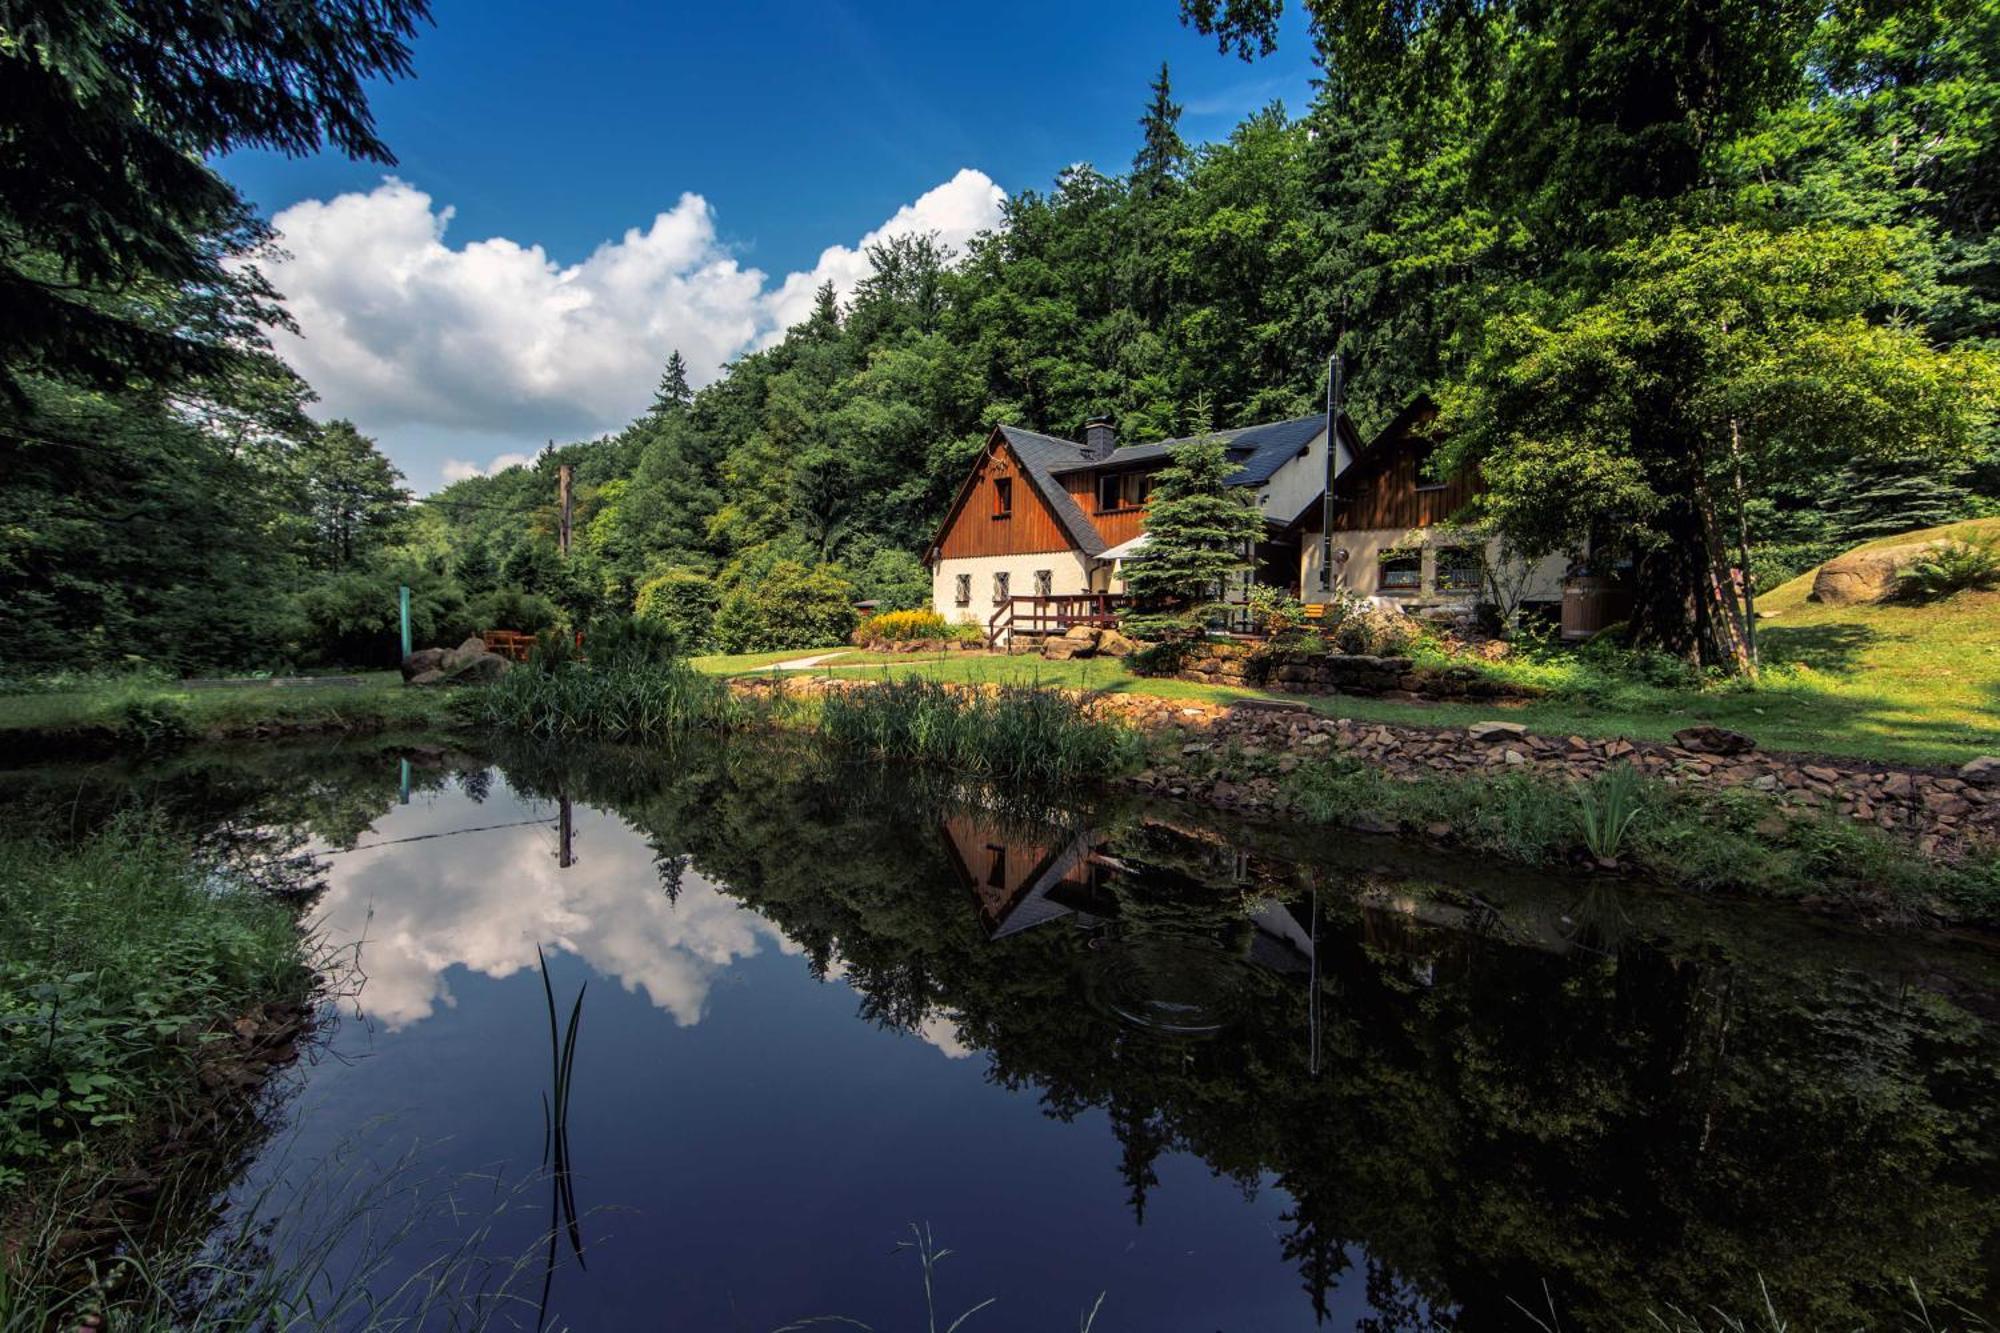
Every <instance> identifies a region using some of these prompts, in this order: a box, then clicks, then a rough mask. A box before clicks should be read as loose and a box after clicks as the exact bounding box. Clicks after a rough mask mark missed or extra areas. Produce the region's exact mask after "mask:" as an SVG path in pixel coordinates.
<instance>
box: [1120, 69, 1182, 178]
mask: <svg viewBox="0 0 2000 1333" xmlns="http://www.w3.org/2000/svg"><path fill="white" fill-rule="evenodd" d="M1152 89H1153V100H1152V101H1151V102H1149V103H1147V104H1146V114H1145V115H1143V116H1141V117H1139V133H1140V140H1139V152H1138V155H1137V156H1135V157H1134V158H1133V159H1132V191H1133V193H1134V194H1138V195H1142V196H1146V197H1151V196H1154V195H1158V194H1160V193H1162V192H1164V191H1165V190H1166V189H1167V188H1168V187H1169V186H1170V185H1172V184H1173V183H1174V181H1175V180H1177V179H1178V178H1179V173H1180V170H1181V167H1182V166H1183V165H1184V164H1185V163H1186V161H1187V144H1186V143H1185V142H1183V141H1182V139H1181V134H1180V129H1179V126H1180V121H1181V108H1180V104H1179V103H1178V102H1175V101H1174V99H1173V95H1172V92H1173V89H1172V85H1171V84H1170V83H1169V82H1168V79H1167V62H1166V61H1164V60H1162V61H1161V62H1160V77H1159V78H1157V79H1155V80H1154V81H1153V84H1152Z"/></svg>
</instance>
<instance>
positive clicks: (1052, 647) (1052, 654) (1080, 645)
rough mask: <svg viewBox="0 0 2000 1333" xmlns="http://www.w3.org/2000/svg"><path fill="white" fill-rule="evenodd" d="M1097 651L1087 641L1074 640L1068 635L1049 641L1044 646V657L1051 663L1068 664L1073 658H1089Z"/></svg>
mask: <svg viewBox="0 0 2000 1333" xmlns="http://www.w3.org/2000/svg"><path fill="white" fill-rule="evenodd" d="M1096 651H1097V649H1096V648H1095V647H1093V646H1092V645H1091V644H1090V643H1089V642H1088V641H1087V640H1084V639H1072V638H1070V637H1069V636H1068V635H1067V634H1064V635H1059V636H1058V637H1056V638H1053V639H1048V640H1046V641H1044V642H1043V644H1042V656H1043V657H1045V658H1047V659H1048V660H1049V661H1051V662H1067V661H1069V660H1070V659H1071V658H1073V657H1089V656H1090V655H1091V654H1093V653H1095V652H1096Z"/></svg>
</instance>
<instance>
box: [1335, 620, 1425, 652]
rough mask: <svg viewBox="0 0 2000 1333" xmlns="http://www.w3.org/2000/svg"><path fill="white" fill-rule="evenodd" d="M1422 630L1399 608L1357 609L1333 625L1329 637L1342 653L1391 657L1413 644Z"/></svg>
mask: <svg viewBox="0 0 2000 1333" xmlns="http://www.w3.org/2000/svg"><path fill="white" fill-rule="evenodd" d="M1421 634H1422V630H1421V628H1420V627H1419V626H1418V625H1417V623H1416V622H1415V621H1414V620H1411V619H1410V618H1409V617H1408V616H1406V615H1404V614H1403V613H1402V612H1400V611H1384V610H1376V609H1370V610H1365V611H1364V610H1357V611H1355V612H1354V613H1353V614H1351V615H1349V616H1347V617H1345V618H1344V619H1343V620H1342V621H1341V622H1340V624H1339V625H1337V626H1335V627H1334V630H1333V633H1332V635H1331V638H1332V639H1333V643H1334V646H1335V647H1337V648H1339V649H1340V651H1341V652H1343V653H1372V654H1374V655H1376V656H1378V657H1394V656H1397V655H1399V654H1402V653H1406V652H1408V651H1409V650H1410V649H1411V648H1412V647H1414V646H1415V645H1416V642H1417V640H1418V638H1419V637H1420V636H1421Z"/></svg>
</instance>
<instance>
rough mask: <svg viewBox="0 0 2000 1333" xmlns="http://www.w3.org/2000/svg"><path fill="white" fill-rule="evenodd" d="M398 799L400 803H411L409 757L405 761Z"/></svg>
mask: <svg viewBox="0 0 2000 1333" xmlns="http://www.w3.org/2000/svg"><path fill="white" fill-rule="evenodd" d="M396 801H397V803H398V804H400V805H408V804H409V803H410V761H409V760H407V759H405V760H404V761H403V783H402V789H401V790H400V791H398V792H397V793H396Z"/></svg>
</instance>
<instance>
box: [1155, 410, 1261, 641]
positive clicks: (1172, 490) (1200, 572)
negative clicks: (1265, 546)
mask: <svg viewBox="0 0 2000 1333" xmlns="http://www.w3.org/2000/svg"><path fill="white" fill-rule="evenodd" d="M1169 457H1170V458H1171V459H1172V462H1170V463H1169V464H1168V465H1167V466H1166V467H1164V468H1162V469H1161V470H1160V471H1159V472H1158V473H1157V474H1155V475H1154V477H1153V494H1152V501H1151V506H1150V508H1149V511H1148V513H1147V515H1146V544H1145V545H1144V546H1143V547H1141V548H1140V549H1139V550H1138V552H1137V553H1136V554H1134V555H1133V557H1132V558H1131V559H1130V560H1129V561H1127V562H1126V564H1125V588H1126V591H1128V592H1129V593H1130V594H1131V595H1132V596H1133V597H1134V598H1136V599H1138V600H1139V601H1140V602H1142V603H1148V604H1152V605H1154V606H1160V607H1166V606H1181V607H1199V606H1202V605H1204V604H1207V603H1210V602H1214V601H1217V600H1219V599H1220V597H1221V595H1222V593H1223V590H1224V588H1225V587H1226V585H1227V581H1228V580H1229V578H1230V576H1232V575H1234V574H1236V573H1237V572H1239V571H1241V570H1244V569H1247V568H1249V566H1250V560H1249V556H1248V554H1247V553H1248V552H1249V551H1250V550H1251V549H1252V548H1253V547H1254V546H1255V544H1256V542H1257V540H1258V539H1259V538H1260V537H1262V536H1263V535H1264V520H1263V517H1262V516H1261V515H1260V514H1258V512H1257V511H1256V510H1255V509H1253V508H1251V507H1250V506H1249V505H1248V504H1246V503H1244V498H1245V497H1244V493H1243V492H1241V491H1236V490H1232V489H1231V488H1230V486H1229V477H1230V475H1231V474H1232V473H1234V472H1236V471H1237V470H1238V468H1237V466H1236V464H1234V463H1232V462H1230V461H1229V453H1228V447H1227V446H1226V445H1225V444H1224V443H1223V442H1222V440H1221V439H1220V438H1219V437H1217V436H1215V435H1213V434H1209V433H1207V432H1203V433H1202V434H1200V435H1196V436H1194V437H1193V438H1191V439H1187V440H1182V441H1180V442H1178V443H1177V444H1175V445H1173V446H1172V448H1171V449H1170V450H1169Z"/></svg>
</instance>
